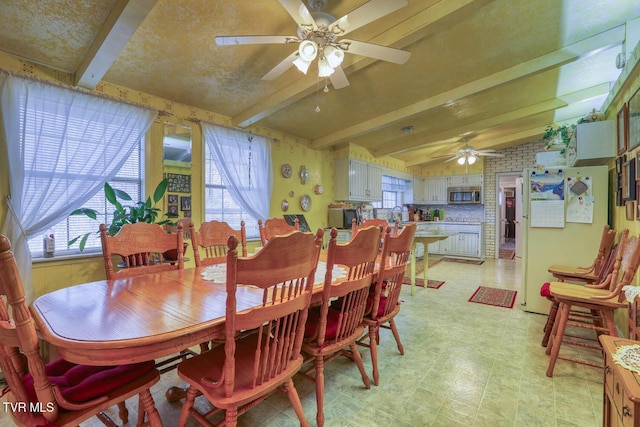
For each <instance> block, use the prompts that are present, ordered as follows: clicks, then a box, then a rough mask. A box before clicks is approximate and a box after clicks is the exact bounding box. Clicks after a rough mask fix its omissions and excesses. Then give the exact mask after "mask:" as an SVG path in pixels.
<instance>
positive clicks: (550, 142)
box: [542, 123, 576, 154]
mask: <svg viewBox="0 0 640 427" xmlns="http://www.w3.org/2000/svg"><path fill="white" fill-rule="evenodd" d="M575 130H576V125H575V124H572V125H568V124H566V123H563V124H561V125H554V124H550V125H549V126H547V128H546V129H545V131H544V135H542V141H543V142H544V149H545V150H546V151H554V150H557V151H560V154H564V153H565V151H566V150H567V147H568V146H569V142H570V141H571V136H572V135H573V133H574V132H575Z"/></svg>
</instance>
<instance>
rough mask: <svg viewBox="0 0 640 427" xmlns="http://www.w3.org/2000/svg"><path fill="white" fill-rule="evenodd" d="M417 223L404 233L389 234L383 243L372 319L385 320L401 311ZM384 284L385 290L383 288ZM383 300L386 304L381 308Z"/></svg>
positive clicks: (405, 227)
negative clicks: (401, 298)
mask: <svg viewBox="0 0 640 427" xmlns="http://www.w3.org/2000/svg"><path fill="white" fill-rule="evenodd" d="M416 227H417V226H416V223H415V222H412V223H410V224H407V225H405V226H404V227H403V228H402V231H401V232H400V233H399V234H397V235H395V236H393V235H389V232H388V233H387V236H386V237H385V239H384V242H383V243H382V256H381V257H380V269H379V270H378V271H379V272H378V275H377V277H376V281H375V283H376V286H375V290H374V296H373V305H372V310H371V318H372V319H384V318H386V317H388V316H389V315H391V314H392V313H393V312H395V311H397V310H398V309H399V307H400V306H399V300H400V291H401V290H402V281H403V279H404V272H405V270H406V268H407V264H408V263H409V259H410V257H411V246H412V245H413V237H414V236H415V234H416ZM383 284H384V289H382V288H383ZM381 298H384V299H385V303H384V304H383V305H382V306H383V309H382V310H381V309H380V307H381V305H380V300H381Z"/></svg>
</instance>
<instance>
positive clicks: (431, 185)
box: [424, 176, 448, 205]
mask: <svg viewBox="0 0 640 427" xmlns="http://www.w3.org/2000/svg"><path fill="white" fill-rule="evenodd" d="M447 181H448V180H447V177H446V176H430V177H426V178H424V189H425V200H424V204H425V205H444V204H446V203H447V187H448V182H447Z"/></svg>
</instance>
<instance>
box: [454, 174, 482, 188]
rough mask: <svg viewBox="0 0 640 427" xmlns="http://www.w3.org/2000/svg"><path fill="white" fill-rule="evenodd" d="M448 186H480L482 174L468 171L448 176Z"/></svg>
mask: <svg viewBox="0 0 640 427" xmlns="http://www.w3.org/2000/svg"><path fill="white" fill-rule="evenodd" d="M448 186H449V187H482V174H481V173H470V174H466V175H451V176H449V185H448Z"/></svg>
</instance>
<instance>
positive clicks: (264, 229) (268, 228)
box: [258, 218, 300, 246]
mask: <svg viewBox="0 0 640 427" xmlns="http://www.w3.org/2000/svg"><path fill="white" fill-rule="evenodd" d="M258 229H259V230H260V240H262V246H264V245H266V244H267V242H268V241H269V239H270V238H272V237H273V236H282V235H285V234H289V233H291V232H292V231H297V230H300V222H299V221H298V218H296V222H295V225H289V223H287V221H285V220H284V218H269V219H267V220H266V221H265V222H264V224H263V222H262V220H261V219H259V220H258Z"/></svg>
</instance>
